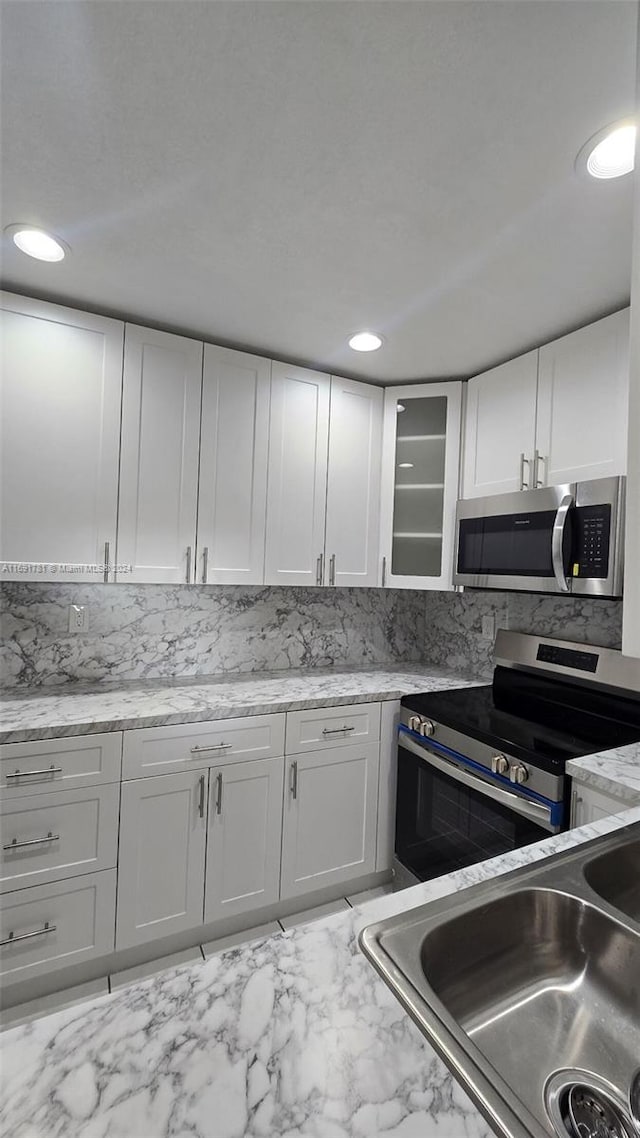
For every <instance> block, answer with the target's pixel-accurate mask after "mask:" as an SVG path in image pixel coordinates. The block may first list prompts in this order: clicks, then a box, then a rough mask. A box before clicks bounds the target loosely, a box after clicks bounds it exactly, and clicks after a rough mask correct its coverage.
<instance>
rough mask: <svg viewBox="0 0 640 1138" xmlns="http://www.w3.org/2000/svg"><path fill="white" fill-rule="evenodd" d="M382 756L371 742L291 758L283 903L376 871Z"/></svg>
mask: <svg viewBox="0 0 640 1138" xmlns="http://www.w3.org/2000/svg"><path fill="white" fill-rule="evenodd" d="M379 754H380V747H379V744H378V743H368V744H364V745H362V746H354V747H336V748H332V749H331V750H328V751H320V752H318V751H314V752H312V753H309V754H300V755H295V756H291V757H289V758H288V759H287V766H286V777H287V780H288V781H287V787H286V791H285V807H284V819H283V830H282V870H281V878H280V895H281V898H282V899H283V900H286V899H288V898H291V897H300V896H302V895H303V894H305V893H311V892H313V891H314V890H316V889H322V888H324V887H325V886H330V885H338V884H339V883H340V882H343V881H350V880H353V878H356V877H361V876H363V875H364V874H366V873H372V872H373V871H374V870H375V864H376V821H377V803H378V763H379Z"/></svg>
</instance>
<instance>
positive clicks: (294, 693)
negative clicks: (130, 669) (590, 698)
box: [0, 664, 486, 743]
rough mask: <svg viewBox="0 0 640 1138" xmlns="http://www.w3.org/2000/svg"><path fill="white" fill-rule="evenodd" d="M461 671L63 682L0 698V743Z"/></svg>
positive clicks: (289, 702)
mask: <svg viewBox="0 0 640 1138" xmlns="http://www.w3.org/2000/svg"><path fill="white" fill-rule="evenodd" d="M482 682H486V681H481V680H478V679H475V678H471V677H469V676H465V675H464V674H461V673H460V672H455V671H453V670H446V669H443V668H437V667H430V666H429V664H415V665H409V666H407V667H404V668H400V667H398V666H393V665H390V666H389V667H386V668H380V667H375V668H297V669H293V668H292V669H291V670H289V671H285V672H251V673H246V672H245V673H242V674H236V675H230V674H226V675H222V676H211V677H199V678H191V679H184V678H182V679H177V680H158V681H149V680H147V681H131V682H128V683H122V682H121V683H118V684H114V683H98V684H92V685H90V686H89V685H80V684H78V685H76V684H66V685H63V686H61V687H58V688H53V689H52V688H50V687H49V688H39V689H36V690H35V691H27V692H25V694H21V695H18V694H17V693H16V691H15V689H14V690H13V691H12V692H7V693H5V695H4V696H3V697H2V699H0V742H1V743H19V742H25V741H27V740H32V739H54V738H63V737H65V736H68V735H88V734H94V733H96V732H99V731H125V730H129V729H131V728H135V727H159V726H165V725H167V724H172V723H175V724H179V723H197V722H201V721H205V720H208V719H231V718H233V717H234V716H247V715H261V714H266V713H268V712H274V711H294V710H300V709H303V708H308V707H337V706H340V705H343V704H350V703H368V702H378V701H382V700H388V699H400V698H401V697H402V696H404V695H409V694H410V693H411V692H423V691H439V690H444V689H446V688H459V687H464V686H465V685H467V684H468V685H469V686H474V685H477V684H478V683H482Z"/></svg>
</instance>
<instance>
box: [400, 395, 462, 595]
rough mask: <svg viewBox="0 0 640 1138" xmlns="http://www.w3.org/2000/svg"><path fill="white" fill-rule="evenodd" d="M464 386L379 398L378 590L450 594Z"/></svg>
mask: <svg viewBox="0 0 640 1138" xmlns="http://www.w3.org/2000/svg"><path fill="white" fill-rule="evenodd" d="M461 400H462V384H461V383H457V382H452V383H428V384H426V383H425V384H414V385H411V386H408V387H391V388H387V390H386V391H385V419H384V451H383V461H382V584H383V585H386V586H387V587H388V588H404V589H452V588H453V551H454V544H455V512H456V499H457V497H458V470H459V457H460V408H461Z"/></svg>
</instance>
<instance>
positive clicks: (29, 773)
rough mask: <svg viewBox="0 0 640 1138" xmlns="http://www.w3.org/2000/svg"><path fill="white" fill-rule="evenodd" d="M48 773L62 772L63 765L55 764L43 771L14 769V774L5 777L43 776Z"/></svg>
mask: <svg viewBox="0 0 640 1138" xmlns="http://www.w3.org/2000/svg"><path fill="white" fill-rule="evenodd" d="M48 774H62V767H54V766H53V764H52V765H51V766H50V767H48V768H47V769H46V770H43V771H14V773H13V774H8V775H5V778H7V779H10V778H36V777H40V778H41V777H43V776H44V775H48Z"/></svg>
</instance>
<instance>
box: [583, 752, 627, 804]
mask: <svg viewBox="0 0 640 1138" xmlns="http://www.w3.org/2000/svg"><path fill="white" fill-rule="evenodd" d="M567 773H568V774H570V775H571V777H572V779H573V780H574V781H575V782H579V783H581V784H582V785H583V786H592V787H593V788H594V790H601V791H602V792H603V793H604V794H613V795H615V796H616V797H618V798H622V799H624V800H625V801H626V802H628V803H629V804H631V803H634V804H635V803H638V804H640V743H630V744H629V746H627V747H613V748H611V750H609V751H598V752H596V753H595V754H593V755H585V756H584V757H583V758H581V759H570V760H569V762H568V763H567Z"/></svg>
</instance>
